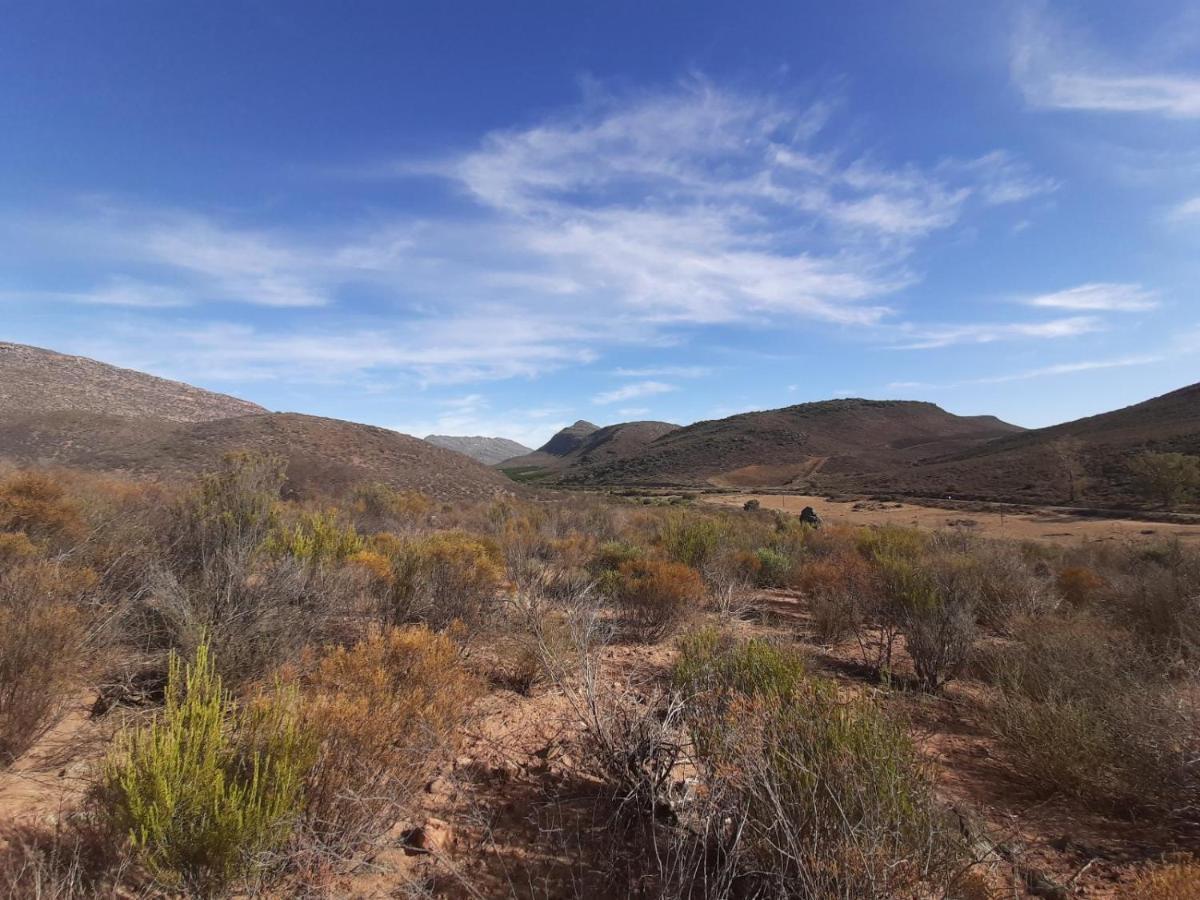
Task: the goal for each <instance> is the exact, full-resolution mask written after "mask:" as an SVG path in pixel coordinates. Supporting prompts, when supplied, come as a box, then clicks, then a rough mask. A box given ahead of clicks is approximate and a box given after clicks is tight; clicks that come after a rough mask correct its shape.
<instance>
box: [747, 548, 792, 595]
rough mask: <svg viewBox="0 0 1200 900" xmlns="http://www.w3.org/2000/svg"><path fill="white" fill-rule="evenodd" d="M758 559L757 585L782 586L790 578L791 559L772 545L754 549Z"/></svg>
mask: <svg viewBox="0 0 1200 900" xmlns="http://www.w3.org/2000/svg"><path fill="white" fill-rule="evenodd" d="M754 556H755V559H756V560H757V561H758V565H757V566H756V567H755V568H756V573H755V574H756V579H755V580H756V583H757V585H758V586H759V587H783V586H784V585H786V584H788V582H789V581H790V580H791V576H792V569H793V568H794V566H793V565H792V559H791V557H790V556H788V555H787V554H786V553H784V552H783V551H781V550H776V549H775V548H774V547H759V548H758V549H757V550H755V551H754Z"/></svg>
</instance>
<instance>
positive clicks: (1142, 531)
mask: <svg viewBox="0 0 1200 900" xmlns="http://www.w3.org/2000/svg"><path fill="white" fill-rule="evenodd" d="M751 499H754V500H757V501H758V502H759V504H761V506H762V508H763V509H778V510H782V511H784V512H789V513H795V514H796V515H799V514H800V511H801V510H802V509H804V507H806V506H811V507H813V508H814V509H815V510H816V511H817V513H818V514H819V515H820V516H821V518H822V520H824V521H825V522H828V523H830V524H837V523H842V524H847V525H905V526H911V527H916V528H924V529H930V530H936V529H941V528H965V529H969V530H970V531H971V532H972V533H973V534H978V535H980V536H983V537H996V538H1009V539H1013V540H1019V541H1041V542H1046V543H1053V544H1081V543H1090V542H1094V541H1117V542H1129V541H1162V540H1164V539H1168V538H1178V539H1179V540H1181V541H1186V542H1188V543H1196V542H1200V524H1196V525H1183V524H1179V523H1173V522H1154V523H1148V522H1142V521H1136V520H1133V519H1101V518H1096V517H1094V516H1082V515H1076V514H1072V513H1070V512H1066V511H1062V510H1057V509H1050V508H1046V509H1030V508H1024V509H1023V510H1022V511H1020V512H1015V511H1014V512H1011V513H1009V512H992V511H979V510H977V509H972V510H971V512H970V514H969V516H968V515H963V514H961V513H957V512H955V511H953V510H949V509H941V508H936V507H928V506H918V505H916V504H912V503H893V502H889V503H879V502H867V503H863V502H861V501H851V500H845V501H832V500H829V499H827V498H825V497H817V496H812V495H807V494H746V493H738V494H707V495H704V497H703V502H705V503H715V504H718V505H721V506H737V507H740V506H742V504H744V503H745V502H746V501H747V500H751Z"/></svg>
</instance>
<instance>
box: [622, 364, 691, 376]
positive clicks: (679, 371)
mask: <svg viewBox="0 0 1200 900" xmlns="http://www.w3.org/2000/svg"><path fill="white" fill-rule="evenodd" d="M712 372H713V370H712V369H711V368H710V367H709V366H647V367H644V368H639V369H627V368H621V369H614V370H613V374H614V375H620V376H621V377H623V378H704V377H705V376H708V375H711V374H712Z"/></svg>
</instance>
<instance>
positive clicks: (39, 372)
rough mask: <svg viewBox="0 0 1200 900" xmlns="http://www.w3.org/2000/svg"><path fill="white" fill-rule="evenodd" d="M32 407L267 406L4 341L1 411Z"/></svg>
mask: <svg viewBox="0 0 1200 900" xmlns="http://www.w3.org/2000/svg"><path fill="white" fill-rule="evenodd" d="M29 411H36V412H47V413H48V412H84V413H103V414H104V415H110V416H148V417H151V418H155V419H164V420H166V421H171V422H208V421H212V420H213V419H227V418H229V417H230V416H244V415H251V414H255V413H264V412H266V410H265V409H263V408H262V407H261V406H259V405H258V404H257V403H250V402H249V401H247V400H239V399H237V398H236V397H230V396H227V395H225V394H214V393H213V392H211V391H205V390H201V389H200V388H197V387H192V386H191V385H190V384H183V383H181V382H178V381H168V380H167V379H166V378H156V377H155V376H153V375H147V374H145V373H143V372H135V371H133V370H132V369H121V368H118V367H116V366H110V365H108V364H107V363H102V362H97V361H96V360H94V359H87V358H86V357H82V356H67V355H65V354H62V353H55V352H54V351H53V350H42V349H41V348H38V347H28V346H25V345H24V344H10V343H6V342H3V341H0V416H8V415H12V414H19V413H24V412H29Z"/></svg>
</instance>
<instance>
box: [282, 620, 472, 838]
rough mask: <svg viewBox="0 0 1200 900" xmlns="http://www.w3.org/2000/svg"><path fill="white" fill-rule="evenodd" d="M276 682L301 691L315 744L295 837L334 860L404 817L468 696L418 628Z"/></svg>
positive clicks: (451, 659)
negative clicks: (333, 854) (301, 834)
mask: <svg viewBox="0 0 1200 900" xmlns="http://www.w3.org/2000/svg"><path fill="white" fill-rule="evenodd" d="M283 677H284V680H285V683H290V684H296V685H298V686H299V687H300V688H301V690H302V696H303V698H304V699H303V712H302V720H303V728H304V731H305V733H306V734H307V735H309V736H310V737H311V739H312V740H314V741H316V742H317V752H316V762H315V765H314V766H313V767H312V769H311V770H310V772H309V776H308V787H307V804H306V808H305V811H304V821H303V824H304V830H305V832H306V834H307V835H308V836H309V837H310V838H311V839H313V840H314V841H316V842H317V843H318V844H319V845H320V846H322V847H326V848H335V849H338V850H346V849H352V848H354V847H357V846H360V845H362V844H364V843H366V842H369V841H371V840H374V839H375V838H377V837H378V836H379V835H380V834H382V833H383V832H384V831H386V830H387V828H388V827H389V826H390V825H391V824H392V823H393V822H394V821H395V820H396V819H397V818H398V817H399V816H400V815H401V814H402V813H403V812H404V811H406V810H407V809H408V807H409V805H410V804H411V802H412V798H413V796H414V794H415V793H416V792H417V791H418V789H419V786H420V785H421V784H423V783H424V781H425V780H426V779H427V778H428V777H429V775H430V773H431V772H432V770H433V768H434V767H435V766H436V765H437V764H438V761H439V759H440V754H441V753H443V752H445V751H446V750H447V749H448V748H450V747H452V745H453V741H454V739H455V737H456V735H457V730H458V728H459V726H460V724H461V723H462V722H463V721H464V718H465V716H466V715H467V709H468V707H469V703H470V701H471V700H472V699H473V698H474V696H475V694H476V686H475V682H474V680H473V679H472V678H471V677H470V675H469V674H468V673H467V672H466V670H465V669H464V668H463V666H462V663H461V662H460V660H459V655H458V651H457V649H456V648H455V647H454V645H453V644H452V643H451V641H450V640H449V639H448V638H447V637H445V636H443V635H438V634H434V633H432V632H430V631H429V630H427V629H425V628H421V627H416V628H390V629H385V630H381V631H376V632H374V633H373V634H371V635H370V636H369V637H368V638H367V639H366V640H364V641H362V642H361V643H359V644H357V645H355V646H354V647H351V648H349V649H346V648H343V647H329V648H327V649H324V650H322V651H320V652H319V653H310V654H309V655H308V656H306V657H305V658H304V660H302V662H301V663H300V664H299V666H298V667H293V668H290V669H286V670H285V674H284V676H283Z"/></svg>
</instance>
